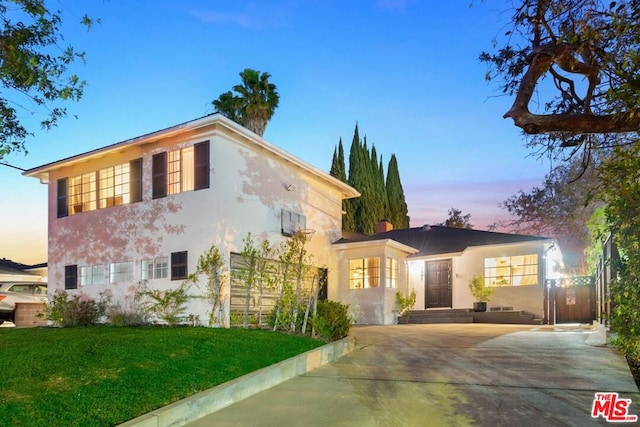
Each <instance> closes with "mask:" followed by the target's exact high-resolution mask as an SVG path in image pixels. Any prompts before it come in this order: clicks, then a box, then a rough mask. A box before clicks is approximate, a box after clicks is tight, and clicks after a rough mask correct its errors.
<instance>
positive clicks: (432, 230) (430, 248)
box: [335, 225, 551, 257]
mask: <svg viewBox="0 0 640 427" xmlns="http://www.w3.org/2000/svg"><path fill="white" fill-rule="evenodd" d="M381 239H391V240H395V241H396V242H399V243H402V244H405V245H407V246H411V247H413V248H416V249H417V250H418V252H417V253H416V254H414V255H412V256H413V257H420V256H428V255H437V254H446V253H457V252H462V251H464V250H465V249H467V248H468V247H471V246H486V245H503V244H509V243H525V242H534V241H544V240H551V239H550V238H548V237H541V236H528V235H523V234H509V233H496V232H492V231H483V230H471V229H467V228H453V227H445V226H440V225H431V226H429V225H425V226H422V227H415V228H403V229H398V230H391V231H387V232H384V233H378V234H375V235H361V234H353V233H350V234H345V236H344V237H343V238H342V239H340V240H338V241H337V242H335V243H351V242H366V241H374V240H381Z"/></svg>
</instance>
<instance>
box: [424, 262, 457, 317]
mask: <svg viewBox="0 0 640 427" xmlns="http://www.w3.org/2000/svg"><path fill="white" fill-rule="evenodd" d="M426 269H427V274H425V277H424V280H425V289H426V292H425V297H426V301H425V307H427V308H434V307H449V308H450V307H451V260H450V259H447V260H444V261H428V262H427V267H426Z"/></svg>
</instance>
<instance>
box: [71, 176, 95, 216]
mask: <svg viewBox="0 0 640 427" xmlns="http://www.w3.org/2000/svg"><path fill="white" fill-rule="evenodd" d="M67 194H68V201H69V208H68V212H69V215H73V214H77V213H80V212H89V211H93V210H96V207H97V204H96V196H97V186H96V173H95V172H89V173H85V174H83V175H78V176H74V177H71V178H69V190H68V192H67Z"/></svg>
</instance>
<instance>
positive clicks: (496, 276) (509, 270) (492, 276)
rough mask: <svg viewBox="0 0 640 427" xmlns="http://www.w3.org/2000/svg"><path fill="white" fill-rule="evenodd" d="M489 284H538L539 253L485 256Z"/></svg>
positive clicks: (485, 278)
mask: <svg viewBox="0 0 640 427" xmlns="http://www.w3.org/2000/svg"><path fill="white" fill-rule="evenodd" d="M484 280H485V283H486V284H487V286H526V285H537V284H538V254H530V255H515V256H503V257H496V258H485V260H484Z"/></svg>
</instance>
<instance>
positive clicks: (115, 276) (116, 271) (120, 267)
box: [109, 261, 133, 283]
mask: <svg viewBox="0 0 640 427" xmlns="http://www.w3.org/2000/svg"><path fill="white" fill-rule="evenodd" d="M132 281H133V262H131V261H127V262H112V263H111V264H109V283H119V282H132Z"/></svg>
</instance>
